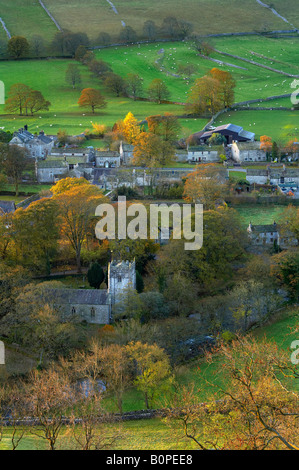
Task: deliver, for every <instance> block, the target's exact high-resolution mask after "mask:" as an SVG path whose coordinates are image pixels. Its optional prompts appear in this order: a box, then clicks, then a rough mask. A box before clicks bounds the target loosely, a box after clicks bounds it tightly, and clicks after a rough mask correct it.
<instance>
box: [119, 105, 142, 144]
mask: <svg viewBox="0 0 299 470" xmlns="http://www.w3.org/2000/svg"><path fill="white" fill-rule="evenodd" d="M140 133H141V130H140V127H139V125H138V121H137V119H136V118H135V116H134V114H132V113H131V112H129V113H128V114H127V115H126V117H125V119H124V121H123V135H124V137H125V139H126V141H127V142H128V143H129V144H134V142H135V140H136V139H137V137H138V136H139V135H140Z"/></svg>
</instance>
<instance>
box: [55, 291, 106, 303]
mask: <svg viewBox="0 0 299 470" xmlns="http://www.w3.org/2000/svg"><path fill="white" fill-rule="evenodd" d="M48 294H49V297H50V298H51V301H55V303H56V304H61V305H107V303H108V291H107V289H52V290H49V293H48Z"/></svg>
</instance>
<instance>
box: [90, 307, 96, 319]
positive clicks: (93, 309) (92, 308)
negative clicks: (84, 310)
mask: <svg viewBox="0 0 299 470" xmlns="http://www.w3.org/2000/svg"><path fill="white" fill-rule="evenodd" d="M90 316H91V318H95V316H96V311H95V308H94V307H91V309H90Z"/></svg>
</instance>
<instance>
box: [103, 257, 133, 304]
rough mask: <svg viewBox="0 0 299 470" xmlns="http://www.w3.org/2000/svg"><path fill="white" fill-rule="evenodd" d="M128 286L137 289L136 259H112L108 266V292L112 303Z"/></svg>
mask: <svg viewBox="0 0 299 470" xmlns="http://www.w3.org/2000/svg"><path fill="white" fill-rule="evenodd" d="M128 288H132V289H136V264H135V260H134V261H132V262H130V261H111V263H109V266H108V294H110V298H111V303H112V304H115V303H116V302H117V300H118V299H120V298H121V294H123V293H124V292H125V290H126V289H128Z"/></svg>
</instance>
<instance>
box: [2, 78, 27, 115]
mask: <svg viewBox="0 0 299 470" xmlns="http://www.w3.org/2000/svg"><path fill="white" fill-rule="evenodd" d="M29 94H30V87H29V86H28V85H25V84H24V83H16V84H15V85H12V86H11V88H10V90H9V92H8V99H7V100H6V105H5V109H6V111H8V112H16V111H18V112H19V114H20V116H22V114H23V111H26V102H27V100H28V97H29Z"/></svg>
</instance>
